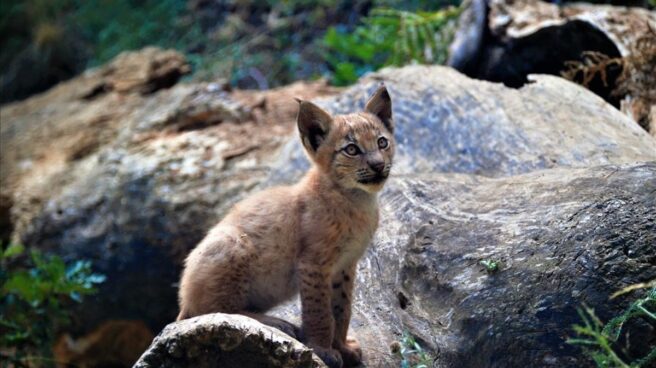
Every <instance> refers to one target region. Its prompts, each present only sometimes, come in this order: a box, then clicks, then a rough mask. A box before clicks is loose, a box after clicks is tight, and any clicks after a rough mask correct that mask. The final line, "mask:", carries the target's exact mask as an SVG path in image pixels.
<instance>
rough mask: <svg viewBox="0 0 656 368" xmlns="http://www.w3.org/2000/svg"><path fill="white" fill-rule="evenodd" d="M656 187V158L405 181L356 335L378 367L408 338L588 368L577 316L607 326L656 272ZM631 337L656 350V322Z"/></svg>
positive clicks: (387, 199) (371, 265)
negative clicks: (487, 264)
mask: <svg viewBox="0 0 656 368" xmlns="http://www.w3.org/2000/svg"><path fill="white" fill-rule="evenodd" d="M654 193H656V163H654V162H651V163H647V164H628V165H622V166H602V167H595V168H561V169H551V170H544V171H536V172H533V173H529V174H524V175H519V176H513V177H508V178H494V179H491V178H484V177H480V176H472V175H461V174H426V175H412V176H401V177H397V178H395V179H393V180H392V181H391V182H390V183H388V185H387V189H386V190H385V192H384V193H383V195H382V198H381V212H382V213H381V215H382V216H381V222H380V228H379V231H378V233H377V235H376V238H375V240H374V242H373V244H372V246H371V248H370V249H369V251H368V252H367V254H366V256H365V258H364V259H363V260H362V261H361V262H360V265H359V272H358V282H357V285H358V287H357V288H356V298H355V316H354V320H353V324H352V327H353V330H352V334H353V335H355V336H356V337H358V338H359V339H360V340H361V343H362V344H363V346H364V352H365V356H366V359H367V362H368V363H369V364H370V366H372V367H375V366H379V364H380V361H381V360H383V361H389V360H390V359H389V358H386V356H385V355H384V354H380V352H381V351H387V349H388V347H389V346H390V344H391V343H393V342H394V341H395V340H398V339H399V335H400V334H401V333H402V332H403V331H409V332H411V333H412V334H413V335H415V336H417V337H418V338H419V339H420V340H421V341H422V342H423V343H424V344H425V346H428V347H429V348H430V349H431V350H432V351H433V354H434V356H435V358H436V362H437V363H438V364H437V366H439V367H522V366H554V367H565V366H567V367H581V366H587V365H589V362H588V361H587V358H586V357H584V356H583V355H582V354H581V352H580V350H579V349H576V348H574V347H572V346H570V345H568V344H566V343H565V339H566V338H567V337H571V336H573V330H572V328H571V326H572V324H574V323H580V320H579V317H578V315H577V312H576V309H577V308H579V307H582V305H583V303H585V304H587V305H588V306H591V307H593V308H595V311H596V313H597V315H598V316H599V317H600V318H601V319H602V320H604V321H608V320H609V319H610V318H611V317H614V316H615V315H617V314H618V313H619V312H620V310H621V309H622V308H625V307H626V306H627V303H628V300H630V298H631V297H623V298H619V299H614V300H609V297H610V295H611V294H612V293H613V292H614V291H617V290H619V289H621V288H622V287H625V286H627V285H630V284H633V283H637V282H645V281H648V280H653V279H654V278H656V196H655V195H654ZM482 260H496V261H499V262H500V264H501V266H500V270H499V271H497V272H495V273H488V272H487V271H486V270H485V268H484V267H483V266H481V265H480V264H479V262H480V261H482ZM294 308H296V306H287V307H286V308H281V309H282V313H281V315H286V316H289V315H290V313H284V312H285V311H286V310H287V309H291V310H294ZM631 334H632V335H631V336H630V341H629V342H628V343H627V346H630V347H631V349H630V351H631V353H634V354H635V355H633V356H634V357H640V356H644V355H646V353H647V352H648V350H647V349H648V347H649V346H652V347H654V346H656V324H654V323H653V321H652V323H651V324H650V325H647V326H641V327H640V328H637V329H632V331H631Z"/></svg>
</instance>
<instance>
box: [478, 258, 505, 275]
mask: <svg viewBox="0 0 656 368" xmlns="http://www.w3.org/2000/svg"><path fill="white" fill-rule="evenodd" d="M478 263H479V264H480V265H481V266H483V267H485V271H487V272H488V273H494V272H497V271H499V264H500V262H499V261H497V260H494V259H483V260H481V261H480V262H478Z"/></svg>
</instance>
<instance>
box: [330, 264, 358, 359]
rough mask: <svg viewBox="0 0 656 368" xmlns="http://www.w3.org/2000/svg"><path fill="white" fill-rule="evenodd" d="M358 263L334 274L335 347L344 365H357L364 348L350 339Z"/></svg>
mask: <svg viewBox="0 0 656 368" xmlns="http://www.w3.org/2000/svg"><path fill="white" fill-rule="evenodd" d="M355 269H356V265H355V264H353V265H352V266H350V267H348V268H346V269H345V270H344V271H341V272H338V273H337V274H335V275H334V276H333V282H332V284H333V285H332V289H333V292H332V310H333V317H334V318H335V336H334V338H333V347H334V348H335V349H337V350H338V351H339V352H340V354H341V355H342V359H343V361H344V366H346V367H352V366H357V365H359V364H360V363H361V362H362V350H361V349H360V346H359V344H358V343H357V341H355V340H354V339H348V338H347V334H348V328H349V322H350V321H351V303H352V299H353V287H354V284H355Z"/></svg>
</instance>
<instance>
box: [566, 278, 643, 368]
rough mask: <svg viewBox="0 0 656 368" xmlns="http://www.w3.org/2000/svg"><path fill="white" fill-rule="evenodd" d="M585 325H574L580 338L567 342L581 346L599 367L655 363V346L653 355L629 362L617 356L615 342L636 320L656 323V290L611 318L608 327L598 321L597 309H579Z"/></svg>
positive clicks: (627, 367)
mask: <svg viewBox="0 0 656 368" xmlns="http://www.w3.org/2000/svg"><path fill="white" fill-rule="evenodd" d="M579 315H580V316H581V320H582V321H583V325H574V327H573V328H574V331H575V332H576V333H577V335H578V336H579V337H577V338H571V339H568V340H567V342H568V343H569V344H574V345H580V346H582V347H583V348H584V351H585V353H586V354H587V355H588V356H590V357H591V358H592V360H593V361H594V362H595V363H596V365H597V367H599V368H610V367H621V368H640V367H648V366H649V364H652V363H654V362H656V346H655V347H653V349H652V350H651V352H650V353H649V354H648V355H647V356H645V357H642V358H640V359H637V360H635V361H633V362H630V363H626V362H625V361H624V360H623V359H622V358H621V357H620V355H619V354H618V353H617V351H616V348H615V347H614V343H616V342H617V341H618V339H619V338H620V335H621V332H622V328H623V326H624V325H625V324H626V322H627V321H628V320H630V319H633V318H646V319H651V320H654V321H656V287H653V288H652V289H651V290H649V291H648V292H647V295H646V296H644V297H643V298H640V299H638V300H636V301H634V302H633V303H632V304H631V305H630V306H629V307H628V308H627V309H626V310H625V311H624V312H623V313H622V314H620V315H619V316H616V317H615V318H613V319H611V320H610V321H609V322H608V323H606V324H605V325H604V324H603V323H602V322H601V320H599V318H597V316H596V315H595V313H594V310H593V309H591V308H589V307H587V306H586V307H584V309H583V310H579Z"/></svg>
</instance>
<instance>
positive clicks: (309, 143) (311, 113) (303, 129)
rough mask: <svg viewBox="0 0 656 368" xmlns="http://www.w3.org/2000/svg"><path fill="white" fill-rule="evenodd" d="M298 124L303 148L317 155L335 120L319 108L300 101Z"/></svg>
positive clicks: (310, 103)
mask: <svg viewBox="0 0 656 368" xmlns="http://www.w3.org/2000/svg"><path fill="white" fill-rule="evenodd" d="M299 104H300V105H299V109H298V117H297V118H296V123H297V124H298V130H299V132H300V133H301V141H302V142H303V146H305V149H307V150H308V152H310V153H315V152H316V151H317V149H318V148H319V146H320V145H321V143H322V142H323V141H324V140H325V139H326V136H327V135H328V131H329V130H330V124H331V122H332V120H333V118H332V117H331V116H330V114H328V113H327V112H325V111H324V110H322V109H321V108H320V107H319V106H317V105H315V104H313V103H312V102H309V101H300V102H299Z"/></svg>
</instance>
